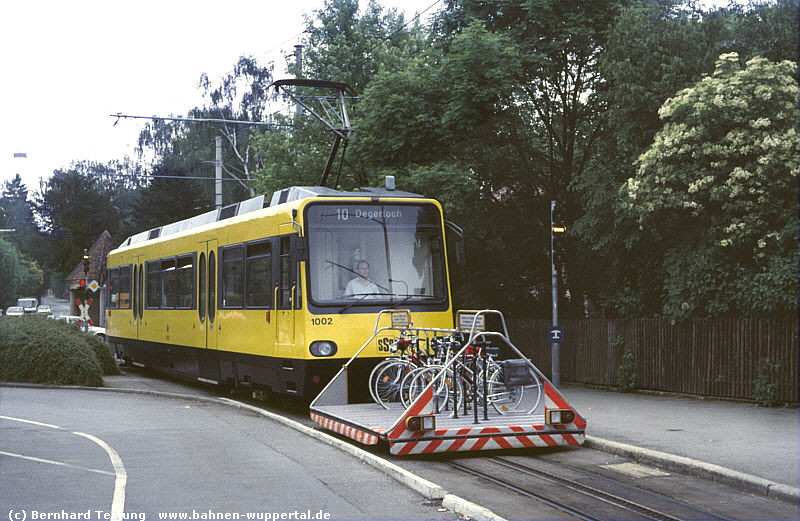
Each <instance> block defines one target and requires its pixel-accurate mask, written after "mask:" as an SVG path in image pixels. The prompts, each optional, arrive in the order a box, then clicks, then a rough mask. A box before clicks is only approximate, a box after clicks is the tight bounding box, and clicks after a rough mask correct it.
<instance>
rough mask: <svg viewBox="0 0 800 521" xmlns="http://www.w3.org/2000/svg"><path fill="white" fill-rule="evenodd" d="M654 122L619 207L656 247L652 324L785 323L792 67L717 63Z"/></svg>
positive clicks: (793, 262)
mask: <svg viewBox="0 0 800 521" xmlns="http://www.w3.org/2000/svg"><path fill="white" fill-rule="evenodd" d="M659 116H660V118H661V119H662V121H664V126H663V128H662V129H661V130H660V131H659V132H658V133H657V134H656V136H655V140H654V143H653V144H652V145H651V146H650V148H649V149H648V150H647V151H646V152H645V153H644V154H642V155H641V156H640V157H639V159H638V165H637V166H638V170H637V173H636V175H635V176H634V177H632V178H630V179H628V181H627V183H626V184H625V185H623V187H622V188H621V199H622V200H623V201H624V202H623V204H622V208H623V210H622V211H623V213H624V214H625V216H626V217H630V218H633V219H635V220H636V222H637V223H638V225H639V226H638V228H639V232H640V233H641V234H643V235H645V234H647V235H650V236H652V237H655V238H656V239H657V240H658V242H657V244H659V250H660V251H659V252H658V258H659V259H661V261H662V262H661V265H660V266H654V267H653V270H654V276H653V279H652V280H654V281H659V280H663V287H662V297H663V313H664V315H665V316H668V317H673V318H677V319H683V318H690V317H691V318H700V317H723V316H795V315H796V313H797V265H798V257H797V254H798V237H797V228H798V213H797V211H798V205H797V203H798V182H797V181H798V178H797V173H798V135H797V126H798V80H797V64H796V63H795V62H789V61H783V62H780V63H774V62H770V61H769V60H767V59H765V58H753V59H751V60H749V61H748V62H747V63H746V64H744V66H742V65H741V64H740V61H739V56H738V54H736V53H730V54H723V55H721V56H720V57H719V59H718V60H717V62H716V70H715V71H714V73H713V74H712V75H710V76H707V77H705V78H703V79H702V80H700V81H698V82H697V83H696V84H695V85H693V86H692V87H690V88H687V89H684V90H682V91H680V92H678V93H677V94H676V95H675V96H674V97H673V98H671V99H669V100H667V101H666V102H665V103H664V105H663V106H662V107H661V109H660V111H659ZM648 243H649V244H652V243H651V242H650V241H648ZM634 244H635V242H634ZM634 247H635V246H634ZM659 275H661V276H659Z"/></svg>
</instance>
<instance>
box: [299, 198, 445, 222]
mask: <svg viewBox="0 0 800 521" xmlns="http://www.w3.org/2000/svg"><path fill="white" fill-rule="evenodd" d="M306 215H307V219H308V222H309V223H310V224H312V226H313V224H316V223H319V224H325V225H336V226H365V225H366V226H370V225H375V224H379V225H381V226H386V225H388V226H390V227H391V226H420V225H422V226H437V227H438V226H439V224H440V219H441V217H440V214H439V211H438V209H437V208H436V206H434V205H432V204H430V203H422V204H403V205H400V204H391V205H387V204H380V203H378V204H331V203H316V204H314V205H309V207H308V209H307V210H306Z"/></svg>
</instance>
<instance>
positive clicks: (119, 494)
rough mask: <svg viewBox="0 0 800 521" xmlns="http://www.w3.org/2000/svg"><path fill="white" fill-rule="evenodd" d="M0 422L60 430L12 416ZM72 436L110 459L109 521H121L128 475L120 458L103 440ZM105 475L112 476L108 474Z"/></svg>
mask: <svg viewBox="0 0 800 521" xmlns="http://www.w3.org/2000/svg"><path fill="white" fill-rule="evenodd" d="M0 420H10V421H16V422H21V423H29V424H31V425H38V426H40V427H48V428H50V429H61V428H62V427H59V426H58V425H52V424H50V423H42V422H37V421H33V420H26V419H24V418H14V417H12V416H0ZM72 434H75V435H77V436H82V437H84V438H87V439H89V440H91V441H93V442H94V443H96V444H97V445H100V447H102V449H103V450H104V451H106V454H108V456H109V458H111V465H112V466H113V467H114V473H113V475H114V476H116V479H115V480H114V498H113V500H112V502H111V520H110V521H120V520H122V519H123V518H124V517H125V486H126V484H127V482H128V473H127V472H126V471H125V465H123V464H122V458H120V457H119V454H118V453H117V451H115V450H114V449H113V448H111V446H110V445H109V444H108V443H106V442H104V441H103V440H101V439H100V438H98V437H96V436H92V435H91V434H86V433H84V432H73V433H72ZM0 454H4V455H7V456H20V457H23V458H26V459H31V460H35V461H40V462H43V463H53V464H60V465H65V466H72V465H66V464H63V463H59V462H53V461H48V460H42V459H39V458H32V457H30V456H21V455H15V454H12V453H9V452H0ZM77 468H79V467H77ZM85 470H92V469H85ZM93 472H97V471H93ZM107 474H109V475H112V474H111V473H110V472H108V473H107Z"/></svg>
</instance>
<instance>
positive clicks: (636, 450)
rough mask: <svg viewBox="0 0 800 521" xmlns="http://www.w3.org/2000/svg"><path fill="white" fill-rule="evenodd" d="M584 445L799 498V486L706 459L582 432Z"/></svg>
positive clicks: (771, 494) (765, 492) (780, 496)
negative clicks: (777, 481) (708, 461)
mask: <svg viewBox="0 0 800 521" xmlns="http://www.w3.org/2000/svg"><path fill="white" fill-rule="evenodd" d="M584 447H589V448H592V449H597V450H601V451H603V452H609V453H611V454H616V455H618V456H624V457H627V458H631V459H633V460H635V461H637V462H641V463H648V464H650V465H654V466H657V467H660V468H663V469H667V470H672V471H674V472H681V473H683V474H689V475H691V476H696V477H699V478H703V479H709V480H711V481H716V482H718V483H723V484H725V485H730V486H733V487H735V488H738V489H741V490H745V491H748V492H755V493H757V494H761V495H763V496H767V497H771V498H776V499H780V500H783V501H789V502H792V503H798V502H800V488H795V487H790V486H789V485H783V484H781V483H776V482H774V481H770V480H768V479H764V478H759V477H757V476H752V475H750V474H745V473H744V472H738V471H736V470H731V469H728V468H725V467H722V466H720V465H715V464H713V463H706V462H704V461H698V460H694V459H691V458H686V457H683V456H675V455H673V454H668V453H666V452H661V451H657V450H652V449H644V448H641V447H636V446H633V445H627V444H625V443H619V442H616V441H610V440H604V439H602V438H596V437H594V436H588V435H587V436H586V442H585V443H584Z"/></svg>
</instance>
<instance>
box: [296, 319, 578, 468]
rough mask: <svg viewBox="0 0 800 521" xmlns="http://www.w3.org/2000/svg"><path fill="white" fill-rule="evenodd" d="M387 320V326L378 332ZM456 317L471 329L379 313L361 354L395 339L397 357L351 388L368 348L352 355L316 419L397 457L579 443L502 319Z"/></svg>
mask: <svg viewBox="0 0 800 521" xmlns="http://www.w3.org/2000/svg"><path fill="white" fill-rule="evenodd" d="M400 313H402V314H406V316H404V317H401V318H399V319H398V320H394V315H396V314H400ZM384 314H390V315H392V323H393V325H391V326H387V327H378V325H379V324H380V322H381V315H384ZM459 315H460V316H459V318H458V319H457V323H459V324H464V323H467V324H469V327H468V328H466V329H465V328H461V329H453V330H442V329H425V328H413V327H411V326H410V324H411V323H412V322H411V320H410V312H409V311H407V310H385V311H383V312H381V313H380V314H379V316H378V318H377V320H376V326H375V331H374V333H373V336H372V337H371V338H370V339H369V340H367V342H365V343H364V346H367V345H368V344H369V343H370V342H371V341H373V340H374V339H375V338H376V336H377V335H378V334H386V333H387V332H389V331H391V332H392V334H394V335H396V341H395V343H394V344H393V350H396V351H395V353H394V354H393V355H392V356H390V357H387V359H386V360H385V361H383V362H381V363H379V364H378V365H377V366H376V367H375V368H374V369H373V370H372V372H371V374H370V376H369V378H368V379H366V378H364V377H363V376H362V377H361V381H350V377H351V376H352V375H358V374H360V373H359V372H357V371H349V370H348V369H349V368H350V367H351V365H352V362H353V361H354V360H355V359H357V358H358V356H359V354H360V353H361V352H362V351H363V350H364V347H362V348H361V349H360V350H359V351H357V352H356V354H355V355H354V356H353V358H351V359H350V360H349V361H348V362H347V363H346V364H345V365H344V366H343V367H342V369H341V370H340V371H339V372H338V373H337V374H336V376H334V378H333V379H332V380H331V381H330V382H329V383H328V385H327V386H326V387H325V388H324V389H323V390H322V392H321V393H320V394H319V395H318V396H317V397H316V398H315V399H314V400H313V401H312V403H311V405H310V415H311V418H312V420H314V421H315V422H316V423H318V424H319V425H321V426H322V427H323V428H325V429H327V430H329V431H332V432H335V433H338V434H340V435H343V436H346V437H348V438H350V439H353V440H355V441H357V442H359V443H362V444H364V445H378V444H382V445H386V446H388V449H389V451H390V452H391V453H392V454H397V455H411V454H428V453H436V452H458V451H477V450H497V449H515V448H529V447H553V446H579V445H582V444H583V443H584V441H585V429H586V421H585V420H584V419H583V418H582V417H581V416H580V415H579V414H578V413H577V411H575V409H574V408H573V407H571V406H570V405H569V403H568V402H567V400H566V399H565V398H564V396H563V395H562V394H561V393H560V392H559V391H558V389H556V387H555V386H554V385H553V384H552V383H551V382H550V381H549V380H548V379H547V378H546V377H545V376H544V374H542V372H541V371H539V369H538V368H536V366H535V365H534V364H533V363H531V361H530V360H529V359H527V358H526V357H525V356H524V355H523V354H522V353H521V352H520V351H519V349H517V348H516V347H515V346H514V345H513V344H512V343H511V342H510V340H509V339H508V332H507V328H506V325H505V320H504V318H503V316H502V314H501V313H500V312H498V311H494V310H482V311H459ZM487 316H493V317H499V322H500V324H501V327H500V328H499V329H502V331H485V330H483V328H482V327H479V325H482V324H484V323H485V322H486V320H485V318H486V317H487ZM465 317H466V319H465ZM395 323H396V324H399V325H397V326H395V325H394V324H395ZM365 387H366V388H368V390H369V398H366V399H365V398H356V397H355V396H356V395H358V394H360V395H362V396H364V395H366V393H355V392H352V391H353V389H358V388H365Z"/></svg>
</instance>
